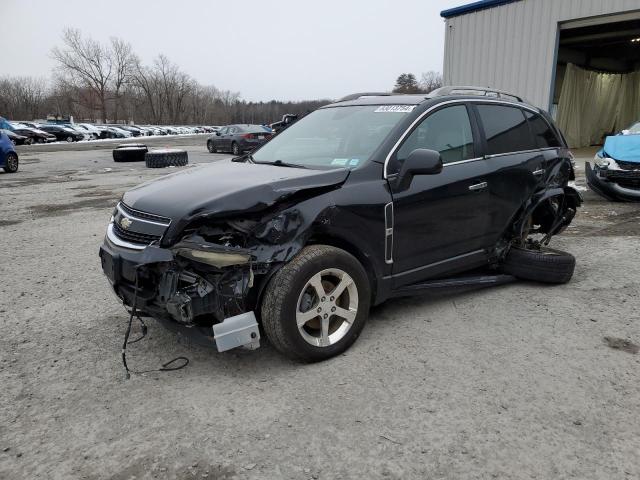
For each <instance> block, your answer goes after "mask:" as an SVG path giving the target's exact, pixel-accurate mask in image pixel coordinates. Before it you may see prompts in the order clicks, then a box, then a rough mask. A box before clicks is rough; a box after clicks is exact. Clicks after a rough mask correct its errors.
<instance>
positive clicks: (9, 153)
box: [0, 132, 18, 173]
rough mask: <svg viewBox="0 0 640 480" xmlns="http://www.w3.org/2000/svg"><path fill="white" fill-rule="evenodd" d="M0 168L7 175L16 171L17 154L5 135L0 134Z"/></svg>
mask: <svg viewBox="0 0 640 480" xmlns="http://www.w3.org/2000/svg"><path fill="white" fill-rule="evenodd" d="M0 168H4V171H5V172H7V173H15V172H17V171H18V154H17V153H16V151H15V150H14V149H13V143H11V140H9V137H8V136H7V134H6V133H3V132H0Z"/></svg>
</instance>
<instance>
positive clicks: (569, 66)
mask: <svg viewBox="0 0 640 480" xmlns="http://www.w3.org/2000/svg"><path fill="white" fill-rule="evenodd" d="M633 17H637V18H633ZM612 20H613V17H604V18H602V19H587V20H583V21H577V22H575V23H573V24H569V25H562V26H561V30H560V39H559V48H558V64H557V66H556V79H555V93H554V102H553V103H554V108H556V109H557V111H556V118H557V122H558V125H559V127H560V128H561V129H562V131H563V132H564V134H565V136H566V138H567V141H568V142H569V145H570V146H571V147H585V146H589V145H599V144H601V143H602V142H603V139H604V137H605V136H606V135H609V134H611V133H614V132H618V131H620V130H622V129H623V128H626V127H628V126H629V125H630V124H631V123H633V122H634V121H638V120H640V12H638V13H637V14H625V15H624V19H623V20H620V21H612Z"/></svg>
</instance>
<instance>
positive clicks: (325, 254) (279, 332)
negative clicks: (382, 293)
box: [260, 245, 371, 362]
mask: <svg viewBox="0 0 640 480" xmlns="http://www.w3.org/2000/svg"><path fill="white" fill-rule="evenodd" d="M331 268H339V269H341V270H343V271H344V272H346V273H347V274H349V275H350V276H351V278H352V279H353V280H354V282H355V285H356V288H357V291H358V311H357V314H356V317H355V320H354V321H353V324H352V325H351V328H350V329H349V330H348V331H347V333H346V334H345V336H344V337H343V338H342V339H340V340H339V341H337V342H336V343H334V344H333V345H330V346H325V347H317V346H313V345H311V344H309V343H307V342H306V341H305V340H304V338H303V337H302V335H301V334H300V332H299V331H298V326H297V323H296V311H297V309H298V298H299V296H300V294H301V293H302V292H301V291H300V289H301V288H304V286H305V285H306V284H307V282H308V281H309V279H310V278H311V277H312V276H313V275H315V274H316V273H318V272H320V271H322V270H325V269H331ZM370 301H371V290H370V286H369V279H368V277H367V274H366V272H365V270H364V268H363V267H362V265H361V264H360V262H359V261H358V260H357V259H356V258H355V257H354V256H352V255H351V254H349V253H348V252H346V251H344V250H341V249H339V248H335V247H330V246H327V245H311V246H308V247H305V248H304V249H302V250H301V251H300V252H299V253H298V254H297V255H296V256H295V257H294V258H293V259H292V260H291V261H290V262H289V263H287V264H286V265H285V266H284V267H282V268H281V269H280V270H279V271H278V272H277V273H276V274H275V275H274V276H273V277H272V278H271V279H270V281H269V284H268V285H267V288H266V289H265V292H264V295H263V298H262V305H261V307H260V308H261V310H260V311H261V319H262V327H263V328H264V332H265V333H266V336H267V338H268V339H269V341H270V342H271V344H272V345H273V346H274V347H275V348H276V350H278V351H279V352H281V353H282V354H284V355H286V356H287V357H289V358H291V359H294V360H301V361H305V362H317V361H321V360H325V359H327V358H330V357H333V356H335V355H338V354H340V353H342V352H344V351H345V350H346V349H347V348H349V347H350V346H351V345H352V344H353V342H355V341H356V339H357V338H358V336H359V335H360V332H361V331H362V328H363V327H364V324H365V322H366V321H367V317H368V316H369V306H370Z"/></svg>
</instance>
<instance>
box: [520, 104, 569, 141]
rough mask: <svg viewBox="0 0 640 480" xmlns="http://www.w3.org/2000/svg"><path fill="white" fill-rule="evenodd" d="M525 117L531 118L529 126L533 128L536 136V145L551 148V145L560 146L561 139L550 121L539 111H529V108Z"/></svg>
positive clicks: (532, 131)
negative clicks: (538, 112)
mask: <svg viewBox="0 0 640 480" xmlns="http://www.w3.org/2000/svg"><path fill="white" fill-rule="evenodd" d="M524 115H525V117H527V120H529V127H530V128H531V133H532V134H533V137H534V138H535V141H536V145H537V146H538V148H550V147H560V146H561V144H560V140H558V137H557V136H556V134H555V133H553V130H551V127H550V126H549V123H547V121H546V120H545V119H544V118H542V117H541V116H540V115H538V114H537V113H533V112H529V111H527V110H525V111H524Z"/></svg>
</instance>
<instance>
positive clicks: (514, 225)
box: [100, 87, 582, 361]
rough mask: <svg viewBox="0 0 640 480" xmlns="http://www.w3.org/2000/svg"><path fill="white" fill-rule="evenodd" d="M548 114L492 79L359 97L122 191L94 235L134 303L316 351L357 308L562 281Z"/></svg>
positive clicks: (361, 311)
mask: <svg viewBox="0 0 640 480" xmlns="http://www.w3.org/2000/svg"><path fill="white" fill-rule="evenodd" d="M573 178H574V172H573V167H572V157H571V153H570V151H569V149H568V148H567V145H566V143H565V141H564V139H563V137H562V135H561V133H560V132H559V131H558V129H557V128H556V127H555V126H554V124H553V122H552V121H551V119H550V118H549V116H548V115H547V114H546V113H545V112H543V111H541V110H539V109H537V108H535V107H532V106H531V105H529V104H527V103H525V102H523V101H522V100H521V99H519V98H517V97H515V96H513V95H508V94H505V93H502V92H499V91H493V90H486V89H480V88H473V87H465V88H462V87H458V88H454V87H446V88H443V89H440V90H438V91H435V92H432V93H431V94H429V95H427V96H424V95H387V94H375V95H374V94H357V95H352V96H349V97H346V98H344V99H343V100H341V101H339V102H337V103H334V104H332V105H328V106H325V107H323V108H320V109H318V110H316V111H315V112H313V113H311V114H309V115H307V116H306V117H305V118H303V119H301V120H299V121H298V122H296V123H295V124H293V125H292V126H291V127H289V128H287V129H286V130H285V131H283V132H282V133H280V134H279V135H278V136H276V137H274V138H273V139H272V140H271V141H270V142H268V143H266V144H265V145H264V146H262V147H261V148H259V149H258V150H256V151H255V152H253V154H251V155H249V154H247V155H244V156H240V157H236V158H233V159H229V160H223V161H219V162H216V163H214V164H211V165H208V166H204V167H199V168H197V169H196V170H193V169H191V170H189V171H188V172H184V173H178V174H174V175H169V176H166V177H164V178H161V179H159V180H156V181H153V182H150V183H146V184H144V185H141V186H139V187H137V188H134V189H133V190H130V191H129V192H127V193H125V194H124V196H123V197H122V200H121V201H120V203H118V205H117V206H116V209H115V211H114V212H113V218H112V221H111V223H110V224H109V226H108V229H107V235H106V238H105V241H104V244H103V245H102V247H101V249H100V257H101V261H102V268H103V270H104V272H105V274H106V275H107V277H108V278H109V280H110V282H111V284H112V286H113V289H114V290H115V292H116V294H117V295H118V296H119V297H120V298H121V299H122V300H123V301H124V303H125V304H126V305H128V306H130V307H132V309H133V310H135V311H136V312H138V313H139V314H140V315H147V316H152V317H154V318H156V319H157V320H159V321H160V322H161V323H163V324H164V325H165V326H167V327H170V328H172V329H174V330H177V331H179V332H181V333H183V334H187V335H189V336H190V337H192V338H193V339H196V340H198V341H200V342H201V343H209V344H211V345H213V344H215V345H216V346H217V348H218V350H219V351H224V350H227V349H229V348H233V347H236V346H246V347H249V348H255V347H256V346H257V345H259V342H258V340H259V336H260V330H259V329H258V322H260V324H261V326H262V328H263V331H264V332H265V333H266V335H267V337H268V338H269V340H270V342H271V343H272V344H273V345H274V346H275V347H276V348H277V349H278V350H279V351H281V352H282V353H284V354H286V355H288V356H290V357H292V358H296V359H301V360H305V361H316V360H322V359H325V358H328V357H331V356H333V355H336V354H338V353H340V352H342V351H344V350H345V349H346V348H348V347H349V346H350V345H351V344H352V343H353V342H354V341H355V339H356V338H357V337H358V335H359V333H360V331H361V330H362V328H363V326H364V323H365V321H366V319H367V316H368V314H369V307H370V306H371V305H375V304H379V303H381V302H383V301H384V300H386V299H388V298H391V297H395V296H404V295H412V294H420V293H424V292H427V291H441V290H442V289H443V288H460V287H464V288H468V287H474V286H479V285H492V284H498V283H502V282H506V281H509V280H512V279H514V277H520V278H526V279H530V280H540V281H545V282H552V283H554V282H555V283H562V282H566V281H568V280H569V279H570V278H571V275H572V274H573V268H574V265H575V259H574V258H573V257H572V256H571V255H569V254H566V253H564V252H560V251H557V250H552V249H549V248H547V247H546V245H547V244H548V242H549V239H550V238H551V236H553V235H555V234H557V233H559V232H561V231H562V230H563V229H564V228H565V227H566V226H567V225H568V224H569V223H570V222H571V220H572V219H573V217H574V215H575V213H576V209H577V208H578V207H579V206H580V204H581V202H582V199H581V197H580V194H579V193H578V192H576V191H575V190H574V189H573V188H571V187H569V186H568V182H569V180H571V179H573Z"/></svg>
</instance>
